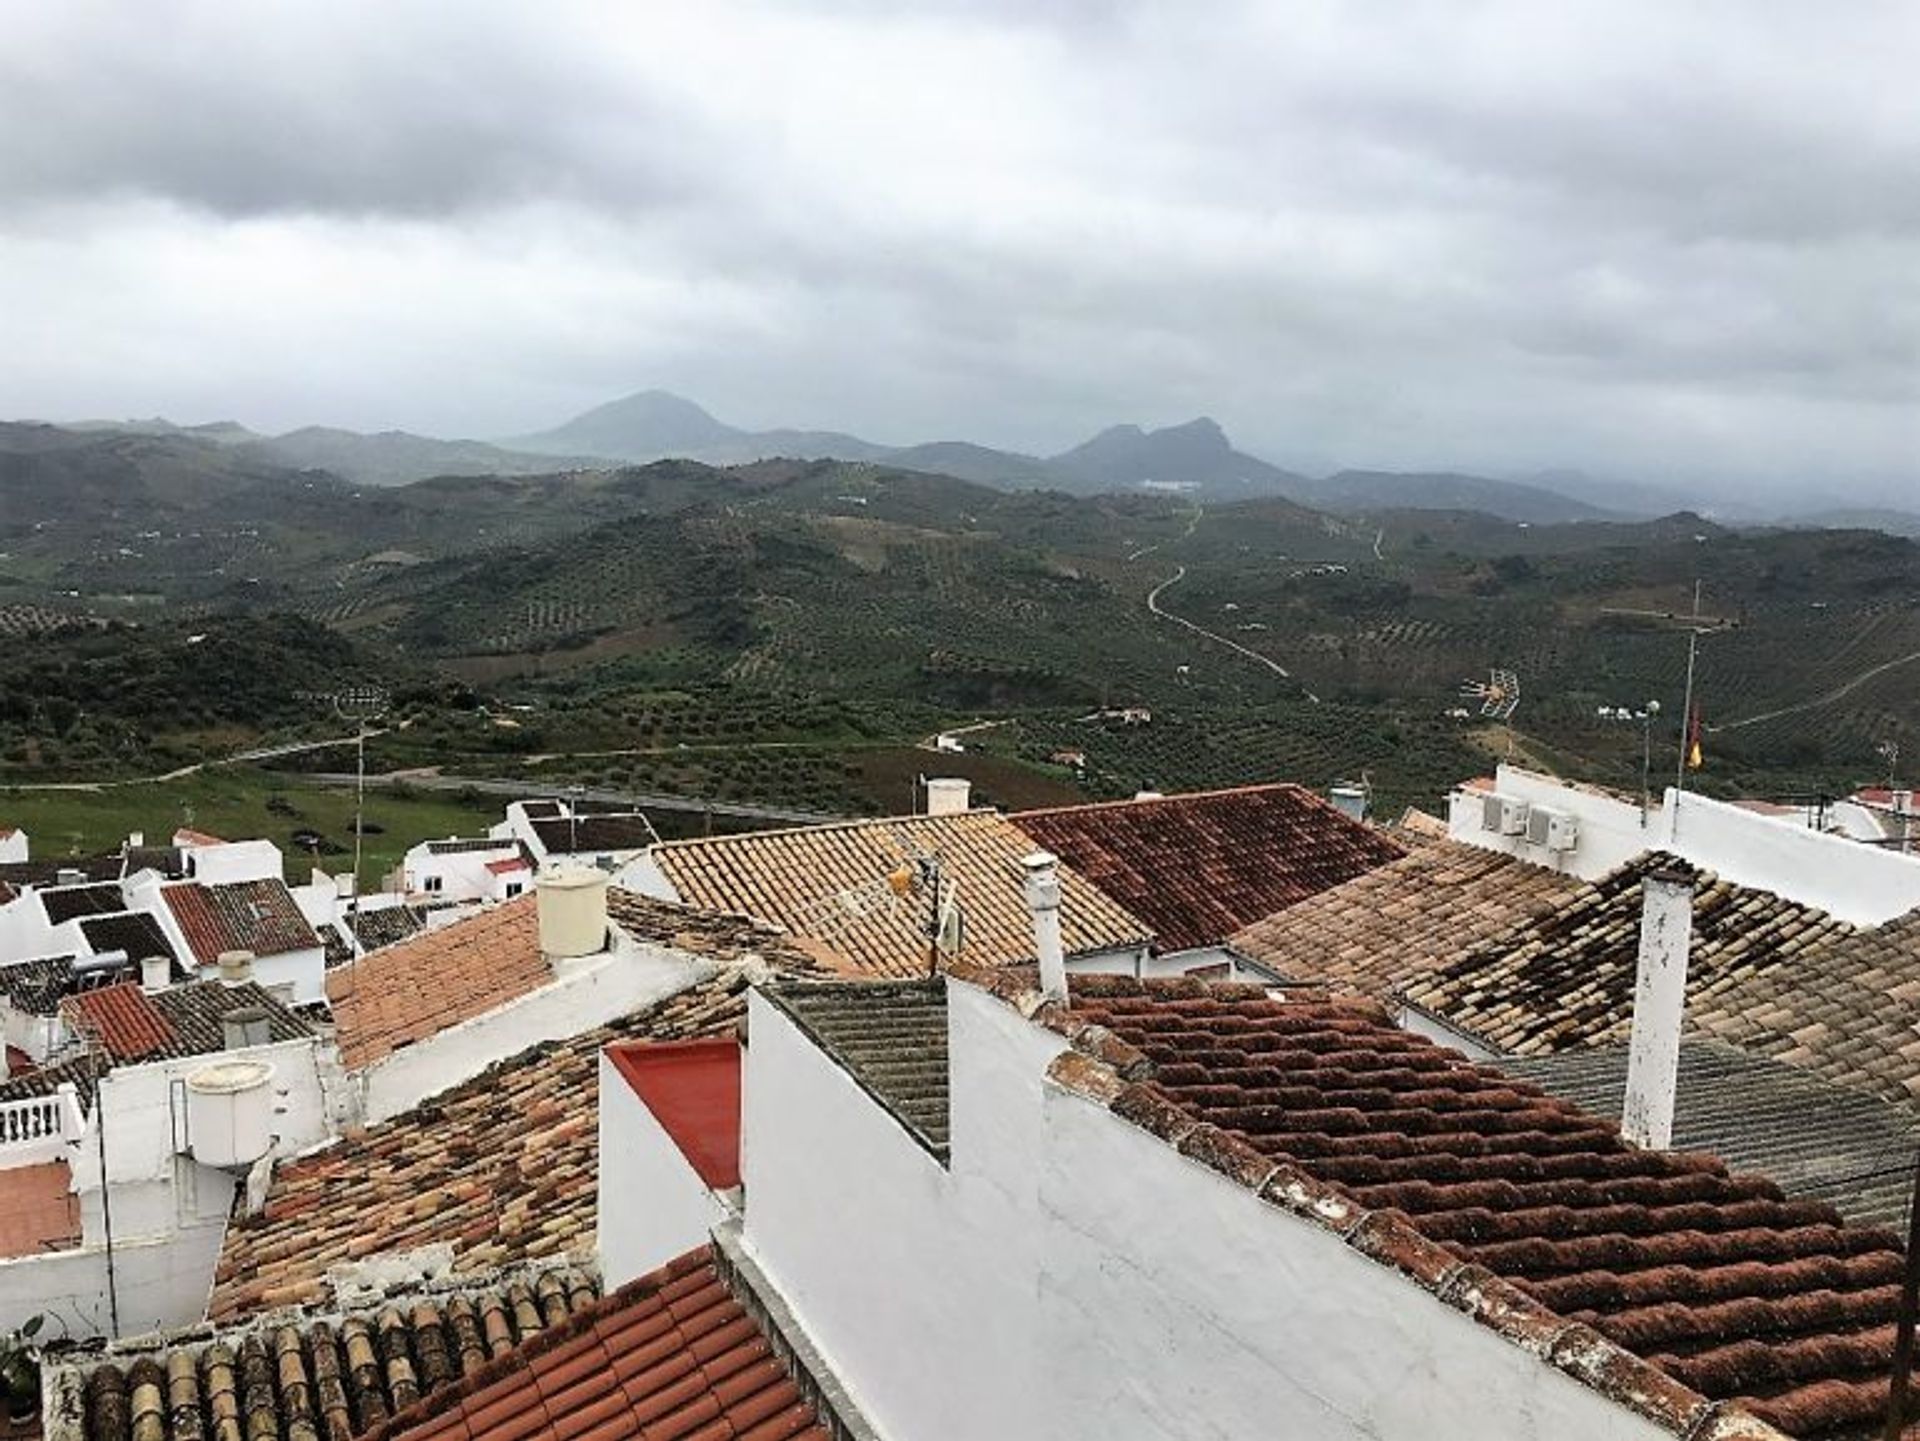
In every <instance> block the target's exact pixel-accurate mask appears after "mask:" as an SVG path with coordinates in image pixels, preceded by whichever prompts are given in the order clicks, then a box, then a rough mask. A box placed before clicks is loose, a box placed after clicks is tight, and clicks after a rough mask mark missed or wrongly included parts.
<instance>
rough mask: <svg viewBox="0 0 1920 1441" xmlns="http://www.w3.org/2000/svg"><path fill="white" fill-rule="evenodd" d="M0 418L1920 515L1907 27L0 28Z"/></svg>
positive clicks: (243, 15) (1396, 13) (591, 15)
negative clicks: (779, 452) (801, 448)
mask: <svg viewBox="0 0 1920 1441" xmlns="http://www.w3.org/2000/svg"><path fill="white" fill-rule="evenodd" d="M0 20H3V21H4V25H5V30H4V34H5V43H4V44H0V339H4V344H0V415H5V416H40V417H48V418H56V419H72V418H79V417H83V416H94V415H99V416H133V415H143V416H144V415H152V414H163V415H166V416H168V417H170V418H173V419H176V420H180V421H187V422H191V421H202V420H210V419H215V418H226V417H231V418H234V419H238V420H241V421H243V422H245V423H246V424H248V425H251V426H254V427H256V428H261V429H270V430H281V429H287V428H291V427H294V426H297V425H302V424H308V423H325V424H336V425H346V426H352V427H355V428H360V429H374V428H386V427H398V428H404V429H410V430H417V431H424V432H427V433H432V434H441V435H478V436H500V435H507V434H512V433H514V432H521V431H528V430H533V429H539V428H544V427H546V426H548V425H551V424H554V423H557V422H558V421H559V420H561V419H563V418H565V417H566V416H568V415H569V414H571V413H573V412H575V411H578V410H580V409H583V408H585V407H587V406H589V405H592V404H595V403H597V402H599V401H602V400H606V399H611V398H613V397H615V396H617V395H621V394H624V393H627V392H630V391H633V390H638V389H643V388H648V387H654V386H659V387H664V388H667V389H672V390H676V391H680V392H682V393H684V394H686V395H689V396H691V397H693V398H694V399H697V400H699V401H701V402H702V403H703V404H705V405H706V406H707V407H708V408H709V409H711V410H713V411H714V412H715V413H716V414H718V415H719V416H720V417H721V418H722V419H725V420H728V421H731V422H733V423H735V424H740V425H747V426H754V427H762V426H772V425H805V426H818V427H834V428H841V429H849V430H854V431H857V432H859V433H861V434H864V435H867V436H869V437H870V438H872V439H876V440H880V441H894V442H900V443H907V442H912V441H917V440H925V439H937V438H948V437H959V436H964V437H966V438H969V439H974V440H979V441H982V442H985V443H990V444H996V445H1003V446H1011V447H1016V448H1021V449H1026V450H1032V451H1038V452H1042V453H1045V452H1051V451H1055V450H1059V449H1063V448H1065V447H1066V446H1068V445H1071V444H1073V443H1075V442H1077V441H1078V440H1080V439H1082V438H1084V436H1085V435H1087V434H1088V433H1090V432H1092V431H1093V430H1095V429H1098V428H1100V427H1102V426H1105V425H1108V424H1111V423H1113V422H1115V421H1121V420H1133V421H1138V422H1140V423H1143V424H1149V425H1156V424H1168V423H1173V422H1177V421H1181V420H1184V419H1187V418H1189V417H1191V416H1193V415H1195V414H1199V413H1203V412H1204V413H1207V414H1211V415H1213V416H1214V417H1215V418H1217V419H1218V420H1219V421H1220V422H1221V423H1222V424H1223V425H1225V426H1226V428H1227V429H1228V431H1229V432H1230V433H1231V434H1232V435H1233V436H1234V438H1235V439H1236V441H1238V442H1239V443H1240V444H1241V445H1242V446H1243V447H1244V448H1246V449H1249V450H1253V451H1255V452H1256V453H1259V454H1262V455H1264V456H1266V457H1268V458H1270V459H1272V460H1275V461H1278V462H1280V463H1282V464H1288V465H1292V466H1296V467H1300V468H1306V469H1321V468H1329V467H1333V466H1339V465H1356V466H1398V467H1415V466H1420V467H1436V468H1437V467H1454V468H1479V469H1483V470H1492V471H1496V472H1499V473H1503V474H1514V473H1522V472H1525V471H1527V470H1529V469H1532V468H1538V467H1550V466H1552V467H1562V466H1564V467H1580V468H1584V469H1587V470H1589V471H1593V472H1597V473H1600V474H1607V475H1620V476H1629V477H1634V478H1638V479H1642V480H1650V481H1698V482H1700V483H1701V485H1702V489H1703V491H1704V490H1708V489H1712V488H1715V487H1720V488H1725V487H1732V486H1750V487H1754V488H1755V489H1757V490H1761V491H1768V492H1780V491H1788V490H1792V491H1798V492H1800V493H1802V494H1804V495H1807V496H1809V497H1811V498H1816V499H1824V498H1827V497H1830V496H1833V495H1836V494H1838V493H1839V492H1841V491H1845V492H1847V493H1849V494H1851V495H1853V496H1857V497H1859V498H1861V499H1873V500H1879V501H1897V500H1902V499H1905V500H1906V501H1907V502H1908V503H1909V504H1914V505H1920V83H1916V81H1915V74H1916V67H1917V66H1920V6H1916V5H1914V4H1911V3H1905V0H1893V3H1888V4H1884V5H1876V4H1871V3H1848V4H1844V5H1838V6H1814V5H1808V4H1804V3H1799V0H1794V3H1780V4H1767V3H1756V0H1740V3H1731V4H1724V5H1716V4H1712V3H1703V4H1684V5H1677V4H1674V3H1672V0H1648V3H1638V0H1605V3H1596V4H1592V5H1578V4H1560V3H1542V0H1517V3H1513V4H1490V5H1471V4H1466V3H1454V0H1449V3H1439V4H1432V5H1421V4H1417V3H1411V0H1394V3H1387V4H1366V5H1350V6H1349V5H1321V4H1311V3H1301V0H1287V3H1279V0H1270V3H1264V4H1255V5H1248V6H1245V7H1235V6H1228V5H1212V4H1207V3H1202V0H1186V3H1169V4H1166V5H1132V4H1125V3H1111V4H1108V3H1100V0H1076V3H1067V0H1044V3H1042V0H1006V3H1001V4H986V3H973V4H961V3H952V4H947V5H928V4H922V5H917V6H914V7H911V9H906V8H901V9H896V8H895V7H892V6H884V5H880V4H868V3H859V0H843V3H839V4H831V3H829V4H818V5H799V4H796V5H766V6H755V5H736V4H731V3H721V0H694V3H690V4H685V5H681V4H673V3H658V0H644V3H643V0H621V3H613V4H607V5H574V4H567V3H554V0H542V3H540V4H537V5H535V4H528V3H519V4H513V5H506V4H491V3H482V0H459V3H451V0H450V3H447V4H444V5H432V6H429V5H410V4H405V3H394V0H382V3H376V4H367V5H358V4H353V3H346V0H325V3H319V4H313V5H301V4H291V3H289V4H274V5H264V4H253V3H239V0H235V3H230V4H221V5H211V4H209V5H195V4H171V3H166V0H143V3H142V4H139V5H127V4H125V3H111V4H109V3H100V4H90V3H86V0H61V3H57V4H46V3H38V0H0Z"/></svg>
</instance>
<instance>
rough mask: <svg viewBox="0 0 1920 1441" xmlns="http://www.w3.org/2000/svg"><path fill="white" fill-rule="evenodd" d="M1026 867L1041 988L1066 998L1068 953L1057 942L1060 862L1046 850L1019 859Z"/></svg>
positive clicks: (1054, 996) (1063, 1000)
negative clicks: (1021, 859)
mask: <svg viewBox="0 0 1920 1441" xmlns="http://www.w3.org/2000/svg"><path fill="white" fill-rule="evenodd" d="M1020 864H1021V865H1023V866H1025V867H1026V868H1027V909H1028V911H1030V912H1031V913H1032V914H1033V948H1034V954H1035V955H1036V956H1038V957H1039V958H1040V989H1041V990H1042V991H1043V992H1045V993H1046V995H1047V996H1048V998H1049V999H1051V1000H1055V1001H1059V1002H1060V1003H1061V1004H1062V1005H1065V1004H1066V1001H1067V955H1066V952H1065V950H1063V949H1062V948H1061V945H1060V869H1059V867H1060V863H1059V861H1058V860H1056V859H1055V858H1054V857H1053V856H1051V855H1049V854H1048V853H1047V852H1046V851H1035V852H1034V853H1033V854H1032V855H1030V856H1028V857H1027V858H1026V859H1025V860H1023V861H1021V862H1020Z"/></svg>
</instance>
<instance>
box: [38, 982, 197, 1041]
mask: <svg viewBox="0 0 1920 1441" xmlns="http://www.w3.org/2000/svg"><path fill="white" fill-rule="evenodd" d="M61 1009H62V1010H64V1011H66V1012H67V1014H68V1015H70V1016H72V1017H75V1018H76V1019H77V1020H78V1022H79V1024H80V1025H81V1026H82V1027H83V1028H84V1029H86V1030H88V1031H90V1032H91V1033H92V1034H93V1035H94V1036H95V1037H96V1038H97V1039H98V1040H99V1042H100V1044H101V1046H103V1047H104V1048H105V1049H106V1052H107V1054H108V1055H110V1056H112V1057H113V1058H114V1060H116V1061H137V1060H140V1059H142V1058H143V1057H146V1056H152V1055H159V1054H164V1053H165V1052H167V1051H170V1050H172V1049H173V1048H174V1047H176V1046H178V1045H179V1044H180V1034H179V1032H177V1031H175V1030H174V1028H173V1026H172V1025H171V1024H170V1023H169V1022H168V1021H167V1018H166V1017H165V1016H163V1015H161V1014H160V1012H159V1010H158V1009H157V1008H156V1007H155V1006H154V1004H153V1002H152V1001H151V1000H149V999H148V998H147V993H146V992H145V991H143V990H141V989H140V986H139V984H138V983H137V982H134V981H123V982H121V983H120V984H119V985H117V986H102V987H101V988H100V989H99V990H97V991H82V992H81V993H80V994H79V995H77V996H69V997H68V998H67V999H66V1001H65V1002H63V1003H62V1006H61Z"/></svg>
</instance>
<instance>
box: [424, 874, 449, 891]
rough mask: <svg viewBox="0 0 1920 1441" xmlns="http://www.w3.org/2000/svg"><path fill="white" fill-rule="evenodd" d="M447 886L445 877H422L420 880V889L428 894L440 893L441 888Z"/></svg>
mask: <svg viewBox="0 0 1920 1441" xmlns="http://www.w3.org/2000/svg"><path fill="white" fill-rule="evenodd" d="M445 884H446V878H445V877H444V876H422V877H421V878H420V889H421V890H423V891H426V892H427V893H428V894H434V893H436V892H438V891H439V889H440V887H441V886H443V885H445Z"/></svg>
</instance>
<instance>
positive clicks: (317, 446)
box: [239, 425, 607, 485]
mask: <svg viewBox="0 0 1920 1441" xmlns="http://www.w3.org/2000/svg"><path fill="white" fill-rule="evenodd" d="M239 449H240V452H241V453H242V454H244V455H249V456H253V457H256V458H258V459H260V460H264V461H268V462H270V463H272V464H274V465H284V466H287V467H290V468H291V469H294V470H326V471H331V472H332V473H333V474H335V475H337V476H339V477H340V478H341V479H343V480H350V481H353V482H355V483H356V484H360V485H407V484H410V483H411V482H413V481H416V480H429V479H431V478H433V477H434V476H440V475H546V474H550V473H552V472H553V471H556V470H562V469H565V470H598V469H605V468H606V464H607V462H606V461H605V460H604V459H602V458H600V457H599V456H597V455H588V454H585V453H582V454H578V455H530V454H526V453H524V452H518V451H511V450H502V449H500V448H499V447H498V446H493V445H488V444H486V443H485V442H484V441H478V440H435V439H433V438H432V437H430V436H424V435H411V434H409V433H408V432H406V431H404V430H383V431H381V432H380V433H379V434H377V435H362V434H361V433H360V432H359V431H354V430H336V429H333V428H330V427H328V426H321V425H310V426H308V427H306V428H305V429H304V430H292V431H288V432H287V433H286V434H285V435H276V436H272V437H253V438H250V439H249V440H247V441H246V442H245V443H244V444H242V445H241V446H240V447H239Z"/></svg>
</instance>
